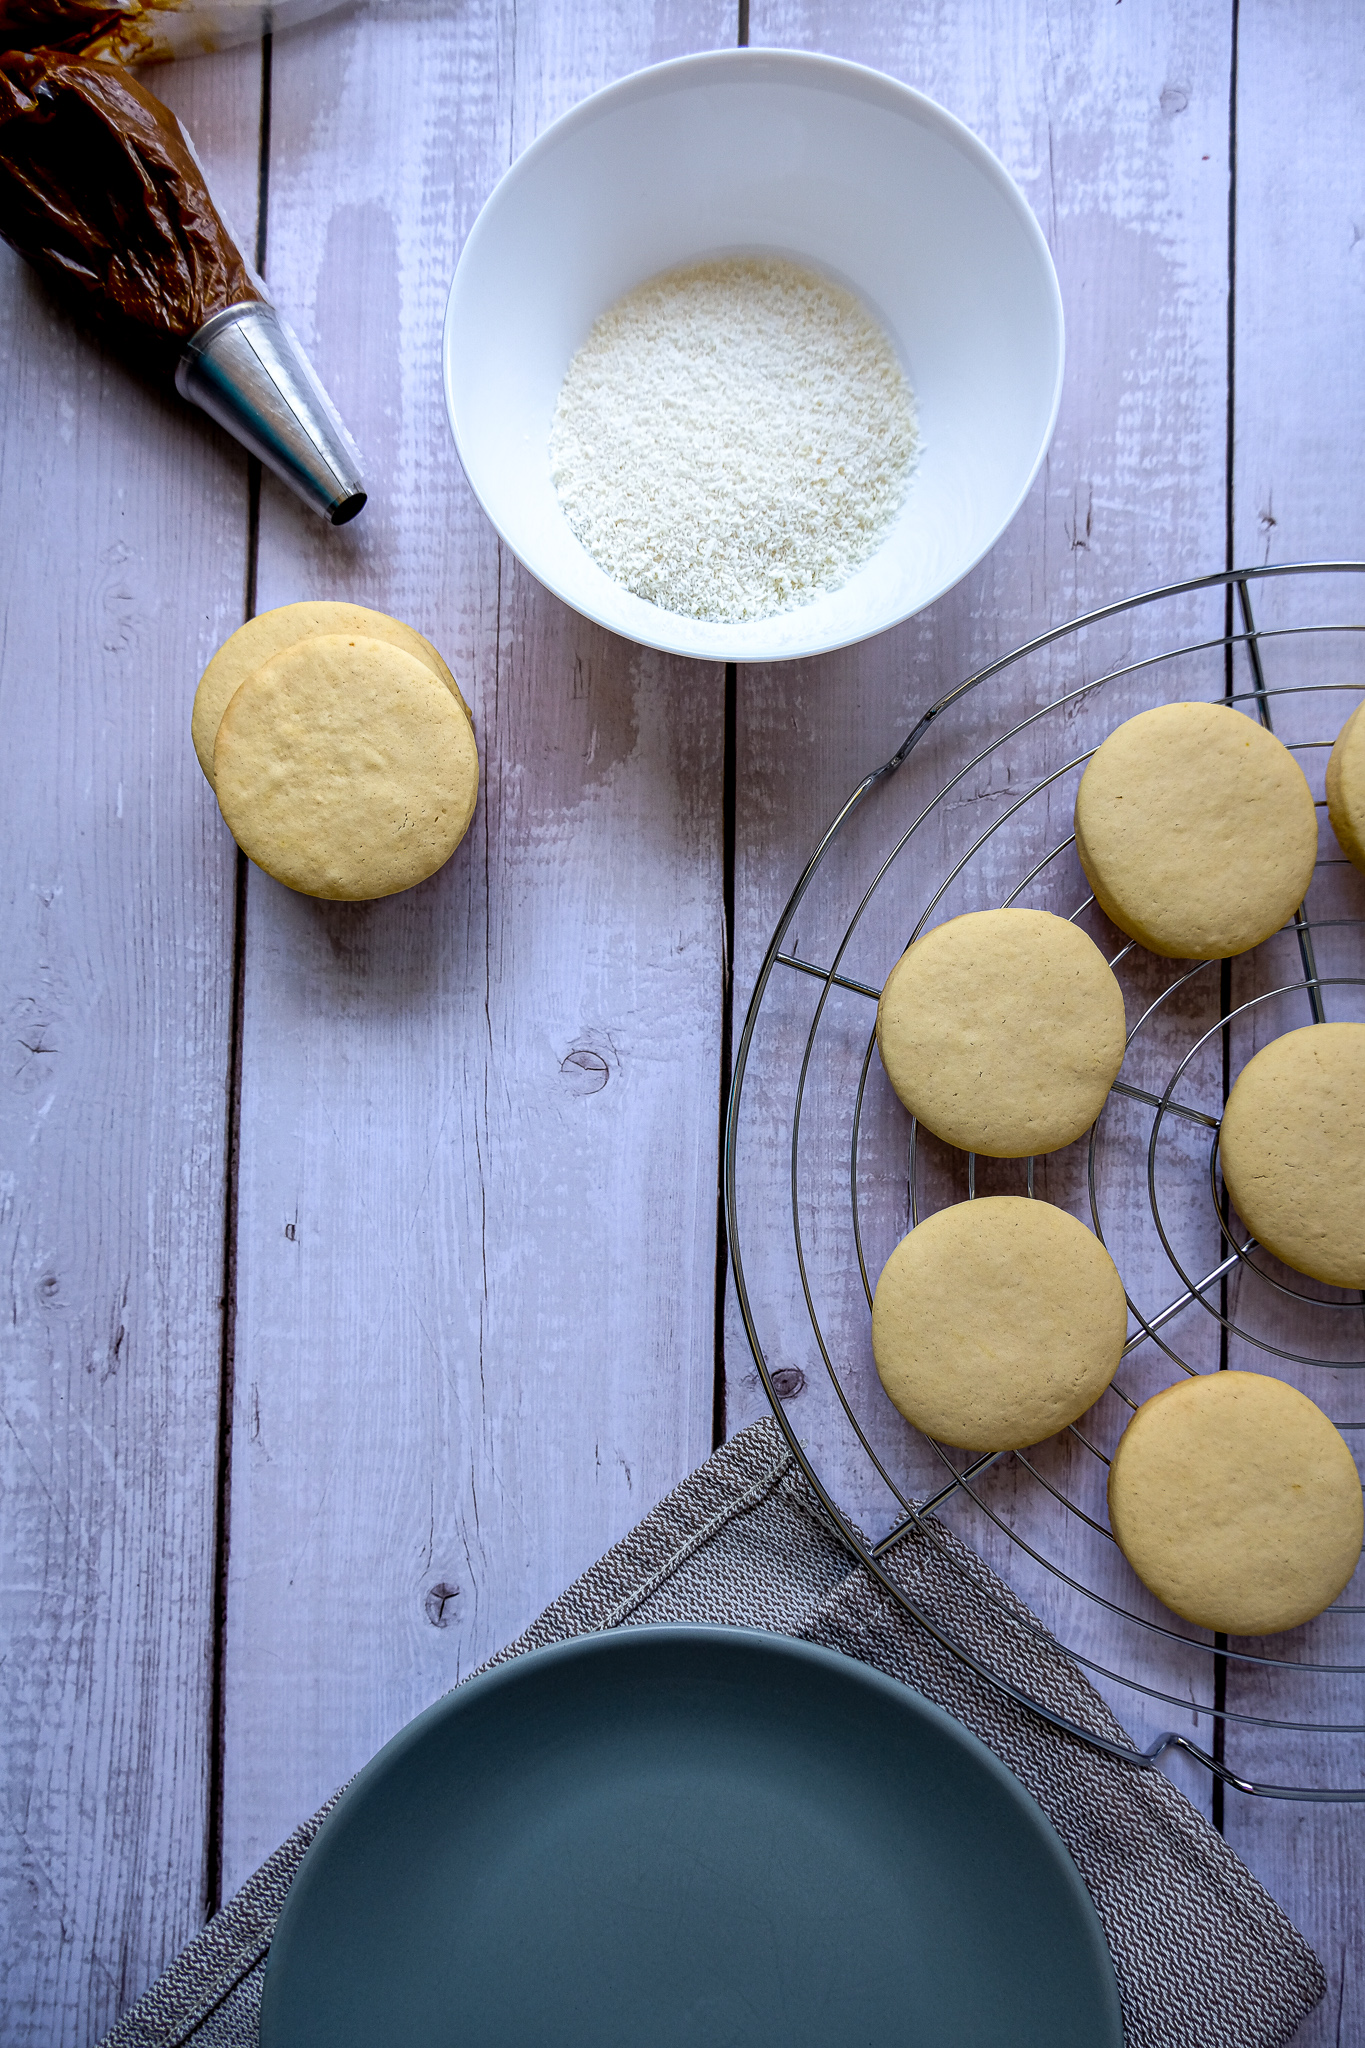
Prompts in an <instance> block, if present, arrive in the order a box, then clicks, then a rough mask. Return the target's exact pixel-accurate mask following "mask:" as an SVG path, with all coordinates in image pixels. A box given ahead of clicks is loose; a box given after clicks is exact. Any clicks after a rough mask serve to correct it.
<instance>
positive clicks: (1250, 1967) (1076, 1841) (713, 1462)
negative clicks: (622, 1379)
mask: <svg viewBox="0 0 1365 2048" xmlns="http://www.w3.org/2000/svg"><path fill="white" fill-rule="evenodd" d="M888 1568H889V1570H890V1572H891V1574H892V1575H893V1576H894V1577H895V1579H896V1580H897V1583H898V1584H900V1585H902V1586H903V1588H904V1589H905V1590H906V1592H907V1593H909V1594H910V1595H911V1597H912V1598H913V1600H914V1603H915V1605H916V1607H917V1608H918V1610H919V1612H920V1613H921V1614H922V1615H924V1617H925V1618H926V1620H927V1621H928V1622H929V1623H930V1624H931V1627H941V1628H942V1630H943V1632H944V1633H945V1634H947V1635H949V1636H950V1637H951V1638H952V1639H953V1640H954V1641H956V1642H957V1643H959V1644H961V1645H962V1646H963V1647H964V1648H965V1649H967V1650H968V1651H969V1652H970V1653H972V1654H975V1655H977V1656H978V1657H979V1658H980V1660H981V1662H982V1663H983V1664H985V1665H987V1666H988V1667H989V1668H991V1669H992V1670H995V1671H998V1672H1000V1673H1001V1675H1002V1676H1004V1677H1006V1678H1007V1679H1008V1680H1009V1681H1010V1682H1011V1683H1013V1684H1014V1685H1016V1686H1017V1687H1018V1688H1019V1689H1020V1690H1021V1691H1024V1692H1027V1693H1028V1694H1030V1695H1031V1697H1033V1698H1035V1699H1037V1700H1039V1701H1040V1702H1042V1703H1043V1704H1045V1705H1048V1706H1050V1707H1052V1708H1053V1709H1054V1710H1055V1711H1056V1712H1058V1713H1060V1714H1062V1715H1064V1716H1065V1718H1066V1719H1068V1720H1069V1721H1071V1722H1072V1723H1073V1724H1075V1725H1077V1726H1080V1727H1086V1728H1089V1729H1091V1730H1093V1731H1094V1732H1095V1733H1097V1734H1103V1735H1107V1736H1110V1737H1112V1738H1115V1739H1118V1740H1120V1741H1122V1740H1124V1739H1125V1738H1124V1735H1123V1730H1122V1729H1121V1728H1120V1726H1119V1724H1118V1722H1117V1721H1116V1720H1115V1719H1114V1717H1113V1715H1112V1714H1111V1713H1110V1712H1109V1709H1108V1708H1107V1707H1106V1706H1105V1704H1104V1702H1103V1701H1102V1700H1101V1699H1100V1697H1099V1695H1098V1693H1096V1692H1095V1690H1094V1688H1093V1687H1092V1686H1091V1685H1090V1684H1089V1683H1088V1682H1087V1680H1086V1679H1085V1678H1083V1677H1082V1676H1081V1674H1080V1672H1079V1671H1078V1670H1077V1669H1076V1667H1075V1665H1074V1664H1072V1663H1071V1662H1070V1660H1069V1659H1068V1658H1067V1657H1065V1656H1064V1655H1063V1654H1062V1652H1061V1651H1060V1650H1059V1648H1058V1647H1057V1645H1056V1643H1055V1642H1054V1641H1053V1639H1052V1638H1051V1637H1050V1636H1049V1635H1048V1634H1047V1632H1046V1630H1045V1629H1044V1628H1043V1627H1042V1624H1041V1623H1040V1622H1039V1621H1038V1620H1037V1618H1036V1617H1035V1616H1034V1615H1033V1614H1032V1613H1031V1612H1030V1611H1029V1609H1028V1608H1027V1607H1025V1606H1024V1605H1023V1603H1022V1602H1021V1601H1018V1600H1016V1599H1015V1597H1014V1595H1013V1594H1012V1593H1011V1592H1010V1591H1009V1589H1008V1587H1006V1586H1005V1584H1004V1582H1003V1581H1002V1580H1000V1579H999V1578H997V1577H996V1575H995V1574H994V1573H993V1572H992V1571H990V1570H989V1568H988V1567H987V1566H986V1565H985V1564H984V1563H983V1562H982V1561H981V1559H980V1558H979V1557H977V1556H976V1554H975V1553H974V1552H973V1551H972V1550H970V1549H969V1548H968V1547H967V1546H966V1545H965V1544H963V1543H962V1542H960V1541H959V1540H958V1539H957V1538H956V1537H955V1536H953V1535H952V1534H951V1533H950V1532H949V1531H948V1530H946V1529H944V1528H943V1527H941V1526H940V1525H938V1524H936V1523H929V1524H925V1525H922V1526H920V1527H918V1528H912V1529H911V1530H910V1531H909V1532H908V1534H907V1535H906V1537H905V1539H904V1540H903V1541H902V1542H901V1543H900V1544H899V1545H898V1546H897V1547H896V1549H895V1550H893V1551H892V1552H891V1553H890V1554H889V1558H888ZM650 1622H714V1623H726V1624H729V1625H731V1626H737V1627H747V1628H764V1629H773V1630H776V1631H779V1632H781V1633H783V1634H786V1635H791V1636H798V1637H801V1638H803V1639H804V1640H806V1641H808V1642H813V1643H823V1644H825V1645H827V1646H828V1647H829V1648H831V1649H835V1650H841V1651H843V1652H844V1653H845V1654H846V1655H847V1656H850V1657H858V1658H861V1659H862V1660H863V1661H864V1662H865V1663H868V1664H874V1665H876V1666H877V1668H878V1669H879V1670H882V1671H886V1672H889V1673H891V1674H892V1675H893V1676H894V1677H896V1678H900V1679H903V1680H904V1681H905V1683H906V1684H907V1685H912V1686H914V1687H916V1689H917V1690H918V1691H920V1692H922V1693H924V1694H925V1695H926V1696H927V1697H928V1698H929V1699H931V1700H934V1701H935V1702H936V1703H937V1704H938V1705H939V1706H941V1707H944V1708H946V1709H947V1711H948V1712H949V1713H950V1714H953V1715H955V1716H956V1717H957V1719H958V1720H959V1721H961V1722H963V1723H964V1725H965V1726H966V1727H968V1728H970V1729H971V1730H972V1731H973V1733H974V1734H976V1735H978V1736H980V1738H981V1740H982V1741H983V1742H985V1743H986V1744H988V1745H989V1747H990V1748H991V1749H993V1750H994V1751H995V1753H996V1755H997V1756H999V1757H1001V1758H1002V1759H1003V1760H1004V1762H1005V1763H1007V1764H1008V1765H1009V1767H1010V1769H1011V1770H1012V1771H1014V1773H1015V1774H1016V1776H1017V1777H1019V1778H1020V1779H1021V1780H1022V1781H1023V1783H1024V1784H1025V1785H1026V1786H1027V1788H1028V1790H1029V1791H1030V1792H1031V1793H1032V1794H1033V1797H1034V1798H1035V1799H1036V1800H1037V1801H1038V1804H1039V1805H1040V1806H1041V1807H1042V1809H1043V1811H1044V1813H1046V1814H1047V1816H1048V1818H1049V1819H1050V1820H1051V1822H1052V1824H1053V1826H1054V1827H1055V1828H1056V1830H1057V1832H1058V1834H1059V1835H1060V1836H1061V1838H1062V1840H1063V1841H1064V1842H1065V1843H1066V1845H1067V1847H1068V1849H1069V1850H1070V1851H1071V1854H1072V1856H1073V1857H1074V1858H1075V1861H1076V1864H1077V1867H1078V1868H1079V1870H1080V1872H1081V1875H1082V1876H1083V1877H1084V1879H1085V1882H1086V1884H1087V1885H1088V1886H1089V1888H1090V1895H1091V1897H1092V1898H1093V1900H1094V1902H1095V1908H1096V1911H1097V1912H1098V1914H1099V1917H1100V1920H1101V1922H1102V1924H1103V1927H1104V1931H1105V1934H1106V1936H1107V1937H1108V1941H1109V1949H1110V1953H1111V1954H1112V1956H1113V1959H1114V1968H1115V1970H1116V1972H1117V1975H1118V1981H1119V1990H1120V1994H1121V1996H1122V2000H1123V2018H1124V2027H1125V2031H1126V2035H1127V2042H1128V2048H1196V2044H1198V2048H1277V2044H1280V2043H1283V2042H1286V2041H1288V2040H1289V2039H1290V2037H1291V2035H1292V2034H1293V2033H1294V2030H1295V2028H1296V2027H1297V2026H1298V2024H1299V2021H1300V2020H1301V2019H1302V2018H1303V2017H1304V2015H1305V2014H1306V2013H1308V2012H1310V2011H1311V2010H1312V2008H1313V2007H1314V2006H1315V2005H1316V2004H1317V2002H1318V2000H1319V1999H1320V1998H1321V1997H1322V1995H1323V1992H1324V1990H1325V1988H1326V1987H1325V1983H1324V1979H1323V1974H1322V1968H1321V1965H1320V1964H1319V1962H1318V1959H1317V1957H1316V1956H1315V1955H1314V1953H1313V1951H1312V1949H1311V1948H1309V1946H1308V1944H1307V1942H1306V1941H1304V1939H1303V1937H1302V1936H1301V1935H1300V1934H1299V1933H1298V1931H1297V1930H1296V1929H1295V1928H1294V1927H1293V1926H1291V1924H1290V1922H1289V1921H1288V1920H1287V1919H1286V1918H1285V1916H1284V1914H1283V1913H1282V1912H1281V1911H1280V1909H1279V1907H1278V1906H1277V1905H1276V1904H1275V1902H1274V1900H1273V1899H1272V1898H1270V1896H1269V1895H1268V1893H1267V1892H1266V1891H1265V1890H1264V1889H1263V1888H1262V1887H1261V1885H1260V1884H1258V1883H1257V1881H1256V1879H1255V1878H1254V1877H1253V1876H1252V1875H1251V1872H1250V1871H1249V1870H1248V1869H1247V1868H1246V1866H1245V1865H1244V1864H1243V1863H1241V1862H1240V1861H1239V1860H1238V1858H1237V1857H1236V1856H1234V1855H1233V1853H1232V1851H1231V1850H1230V1849H1229V1848H1228V1847H1227V1845H1226V1844H1225V1842H1224V1841H1223V1840H1222V1837H1221V1836H1220V1835H1218V1834H1217V1833H1215V1831H1214V1830H1213V1829H1212V1828H1211V1827H1209V1825H1208V1824H1207V1822H1206V1821H1205V1820H1204V1819H1203V1818H1202V1816H1201V1815H1199V1814H1198V1813H1196V1812H1195V1810H1194V1808H1193V1807H1192V1806H1191V1805H1190V1803H1189V1801H1188V1800H1187V1799H1186V1798H1185V1797H1184V1795H1183V1794H1182V1793H1180V1792H1178V1791H1177V1790H1176V1788H1175V1787H1174V1786H1173V1785H1172V1784H1171V1783H1170V1781H1169V1780H1168V1779H1166V1778H1164V1777H1162V1776H1161V1774H1160V1773H1159V1772H1157V1771H1147V1770H1136V1769H1134V1768H1133V1767H1132V1766H1131V1765H1127V1764H1124V1763H1121V1762H1119V1761H1117V1760H1116V1759H1114V1758H1112V1757H1109V1756H1106V1755H1105V1754H1104V1753H1103V1752H1102V1751H1099V1750H1095V1749H1092V1748H1090V1747H1088V1746H1087V1745H1086V1744H1085V1743H1083V1742H1080V1741H1079V1740H1077V1738H1076V1737H1074V1736H1069V1735H1066V1734H1063V1733H1061V1732H1060V1731H1059V1730H1057V1729H1055V1728H1053V1727H1051V1726H1050V1725H1049V1724H1048V1723H1047V1722H1045V1721H1043V1720H1042V1719H1041V1718H1040V1717H1039V1716H1038V1715H1036V1714H1033V1713H1031V1712H1030V1711H1029V1709H1028V1708H1026V1707H1022V1706H1017V1705H1015V1704H1014V1702H1013V1701H1011V1700H1010V1698H1009V1697H1008V1695H1007V1694H1005V1693H1003V1692H1002V1691H1000V1690H999V1689H998V1688H997V1687H994V1686H992V1685H990V1684H989V1683H988V1682H986V1681H985V1680H983V1679H981V1678H979V1677H977V1676H976V1674H975V1673H974V1672H973V1671H972V1670H971V1668H970V1666H969V1665H968V1664H966V1663H964V1662H963V1661H962V1660H961V1659H960V1658H958V1657H955V1656H954V1655H953V1654H952V1653H951V1652H950V1651H947V1650H944V1649H943V1648H941V1647H940V1645H939V1643H938V1642H937V1641H936V1639H935V1637H934V1635H933V1634H932V1633H931V1631H930V1629H928V1628H925V1627H923V1626H921V1625H920V1624H919V1623H918V1622H917V1621H915V1620H913V1619H912V1618H911V1616H910V1615H909V1614H908V1613H907V1612H906V1611H905V1609H903V1608H902V1607H900V1606H899V1605H898V1604H897V1603H896V1602H894V1601H893V1600H891V1599H890V1597H889V1596H888V1595H887V1594H886V1593H885V1592H884V1591H883V1590H882V1589H881V1588H880V1587H879V1586H878V1585H877V1584H876V1582H875V1581H874V1580H873V1579H872V1578H871V1576H870V1575H869V1574H868V1573H867V1571H866V1570H865V1569H864V1568H863V1567H862V1566H861V1565H860V1564H858V1563H857V1562H856V1560H855V1559H854V1558H853V1557H852V1555H851V1554H850V1552H849V1551H848V1550H847V1549H846V1548H845V1547H844V1545H843V1544H842V1542H841V1541H840V1539H839V1537H838V1535H837V1534H836V1532H835V1531H834V1530H833V1529H832V1528H831V1526H830V1524H829V1522H828V1521H827V1520H826V1519H825V1517H824V1515H823V1512H822V1511H821V1509H820V1507H819V1505H818V1503H817V1502H816V1501H815V1499H814V1498H813V1496H812V1495H811V1493H810V1492H809V1490H808V1488H807V1486H806V1484H805V1481H804V1479H803V1477H802V1475H801V1472H800V1469H799V1467H798V1466H797V1465H796V1464H795V1462H794V1460H793V1458H792V1455H791V1452H790V1450H789V1449H788V1447H787V1444H786V1441H785V1439H784V1438H783V1436H782V1433H781V1431H780V1430H779V1429H778V1427H777V1425H776V1423H775V1422H772V1421H763V1422H758V1423H755V1424H754V1425H753V1426H752V1427H751V1428H749V1429H746V1430H744V1431H743V1432H742V1433H741V1434H740V1435H739V1436H736V1437H734V1438H732V1440H731V1441H730V1442H729V1443H728V1444H726V1445H724V1447H723V1448H722V1449H721V1450H719V1451H717V1452H716V1453H715V1455H714V1457H711V1458H709V1459H708V1460H707V1462H706V1463H705V1464H704V1465H702V1466H701V1467H700V1468H699V1469H698V1470H697V1471H696V1472H694V1473H693V1474H692V1475H691V1477H690V1478H688V1479H685V1480H684V1481H683V1483H682V1485H681V1486H679V1487H678V1488H677V1489H676V1491H674V1492H673V1493H671V1494H669V1496H668V1498H667V1499H666V1500H663V1501H661V1502H660V1503H659V1505H658V1507H656V1508H655V1509H654V1511H653V1513H652V1514H649V1515H646V1516H645V1519H644V1520H643V1521H642V1522H641V1523H640V1524H639V1525H638V1527H636V1528H635V1529H632V1531H631V1532H630V1534H629V1535H628V1536H626V1537H625V1538H623V1540H622V1541H621V1542H620V1543H618V1544H617V1545H616V1547H615V1548H614V1549H613V1550H609V1551H608V1552H607V1554H606V1556H605V1557H603V1558H602V1559H601V1560H600V1561H599V1562H598V1563H597V1564H595V1565H593V1567H592V1569H591V1570H590V1571H587V1572H585V1573H584V1574H583V1577H582V1578H581V1579H579V1580H577V1582H576V1583H575V1584H574V1585H572V1586H570V1587H569V1589H568V1591H567V1592H566V1593H562V1594H561V1595H560V1597H559V1599H558V1600H556V1601H554V1603H553V1604H552V1605H551V1606H549V1607H547V1608H546V1610H545V1612H544V1613H543V1614H542V1615H541V1616H540V1619H539V1620H538V1621H536V1622H535V1623H533V1625H532V1626H531V1627H530V1628H529V1629H528V1630H527V1631H526V1633H525V1635H523V1636H522V1637H521V1638H520V1639H519V1640H518V1641H517V1642H515V1643H511V1644H509V1645H508V1647H507V1648H506V1649H505V1650H502V1651H500V1652H499V1653H498V1655H497V1656H496V1657H494V1658H493V1659H491V1662H492V1663H493V1664H499V1663H501V1662H503V1661H504V1660H505V1659H506V1658H509V1657H516V1656H520V1655H521V1653H522V1652H523V1651H525V1650H533V1649H539V1648H540V1647H541V1646H542V1645H543V1644H546V1643H553V1642H559V1641H562V1640H563V1639H565V1638H566V1637H569V1636H576V1635H585V1634H590V1633H592V1632H593V1631H595V1630H598V1629H607V1628H625V1627H634V1626H639V1625H642V1624H647V1623H650ZM485 1668H487V1667H485ZM337 1796H340V1795H339V1794H338V1795H337ZM334 1803H335V1802H334V1800H329V1801H328V1803H327V1806H325V1807H323V1808H322V1811H321V1812H320V1813H316V1814H314V1815H313V1817H312V1819H311V1820H308V1821H305V1822H304V1824H303V1826H302V1827H300V1828H298V1829H297V1830H296V1831H295V1833H294V1834H292V1835H291V1836H290V1838H289V1840H288V1841H287V1842H285V1843H284V1845H283V1846H282V1847H281V1848H279V1849H277V1850H276V1851H275V1853H274V1855H273V1856H271V1857H269V1858H268V1859H267V1860H266V1862H265V1863H263V1864H262V1865H261V1868H260V1869H259V1870H258V1871H257V1872H256V1875H255V1876H254V1877H253V1878H251V1879H250V1880H249V1881H248V1883H246V1884H245V1885H244V1886H243V1887H242V1889H241V1891H240V1892H238V1894H237V1896H236V1898H234V1899H233V1900H231V1901H230V1903H229V1904H228V1905H226V1906H225V1907H224V1908H223V1910H222V1911H221V1912H220V1913H218V1914H216V1915H215V1916H214V1918H213V1919H212V1920H211V1921H210V1922H209V1924H208V1925H207V1927H206V1928H205V1929H204V1931H203V1933H202V1934H201V1935H199V1936H198V1938H197V1939H196V1940H194V1941H192V1942H191V1943H190V1945H189V1947H188V1948H187V1949H185V1950H184V1952H183V1953H182V1954H181V1955H180V1956H179V1957H178V1958H177V1959H176V1961H175V1962H173V1963H172V1964H171V1966H170V1968H169V1969H168V1970H166V1971H165V1972H164V1973H163V1975H162V1976H161V1977H160V1978H159V1979H158V1980H157V1982H156V1983H155V1984H154V1985H153V1986H152V1988H151V1989H150V1990H149V1991H148V1992H147V1993H146V1994H145V1995H144V1996H143V1997H142V1998H140V1999H139V2000H138V2002H137V2004H136V2005H134V2006H133V2007H132V2008H131V2010H130V2011H128V2012H127V2013H125V2015H124V2016H123V2018H122V2019H121V2020H120V2021H119V2023H118V2025H117V2026H116V2027H115V2028H114V2030H113V2032H112V2033H111V2034H110V2035H109V2036H108V2037H107V2041H106V2043H105V2044H104V2048H181V2044H183V2043H189V2042H192V2043H193V2044H194V2048H257V2043H258V2039H259V2026H258V2021H259V2014H260V2004H261V1981H262V1977H263V1975H264V1970H265V1956H266V1951H267V1949H268V1947H269V1945H270V1932H271V1929H272V1927H273V1926H274V1924H275V1917H276V1915H277V1914H278V1912H279V1910H280V1907H281V1906H282V1904H283V1903H284V1898H285V1894H286V1893H287V1892H288V1890H289V1885H290V1881H291V1879H292V1878H293V1875H294V1872H295V1871H296V1870H297V1868H298V1866H299V1863H300V1861H301V1859H302V1857H303V1854H304V1852H305V1850H306V1849H307V1847H308V1844H309V1843H310V1842H311V1841H312V1839H313V1836H314V1835H315V1834H316V1833H317V1830H318V1827H319V1824H320V1823H321V1821H322V1819H323V1817H324V1815H325V1814H326V1813H327V1812H328V1811H329V1809H330V1807H331V1806H332V1805H333V1804H334Z"/></svg>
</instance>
